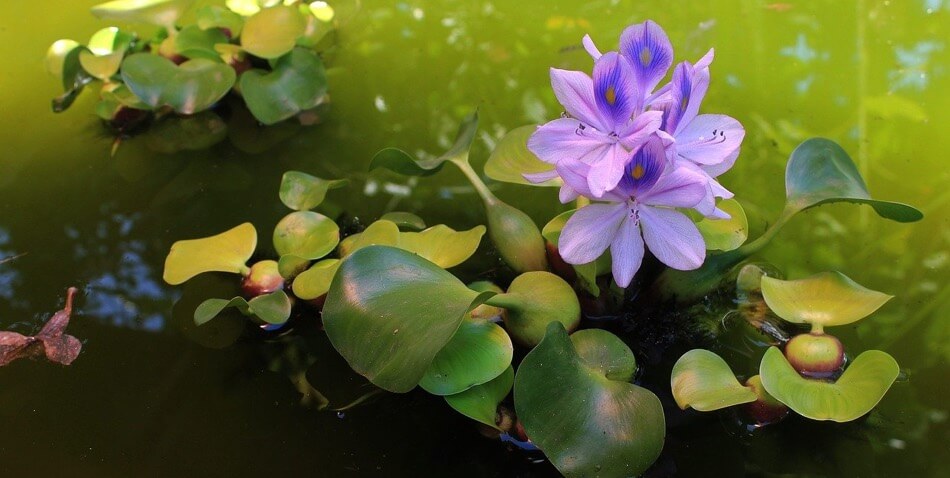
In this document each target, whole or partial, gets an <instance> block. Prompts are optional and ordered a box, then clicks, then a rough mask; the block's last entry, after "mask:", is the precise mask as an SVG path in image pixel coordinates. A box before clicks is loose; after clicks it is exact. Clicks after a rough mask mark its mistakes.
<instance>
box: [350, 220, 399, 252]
mask: <svg viewBox="0 0 950 478" xmlns="http://www.w3.org/2000/svg"><path fill="white" fill-rule="evenodd" d="M373 245H377V246H393V247H399V227H398V226H396V224H394V223H392V222H389V221H384V220H379V221H376V222H374V223H372V224H370V225H369V227H367V228H366V229H365V230H363V232H360V233H356V234H352V235H349V236H347V237H346V239H343V241H341V242H340V257H346V256H348V255H350V254H352V253H354V252H356V251H358V250H360V249H362V248H364V247H368V246H373Z"/></svg>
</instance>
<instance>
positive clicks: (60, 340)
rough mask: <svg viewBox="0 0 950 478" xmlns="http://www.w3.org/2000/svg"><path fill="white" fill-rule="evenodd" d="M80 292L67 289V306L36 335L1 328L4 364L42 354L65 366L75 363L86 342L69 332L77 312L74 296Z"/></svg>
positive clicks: (0, 363)
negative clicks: (74, 305)
mask: <svg viewBox="0 0 950 478" xmlns="http://www.w3.org/2000/svg"><path fill="white" fill-rule="evenodd" d="M76 292H77V290H76V288H75V287H70V288H69V289H68V290H67V291H66V305H65V306H64V307H63V309H62V310H60V311H58V312H56V313H55V314H53V316H52V317H51V318H50V319H49V320H48V321H47V322H46V325H44V326H43V328H42V330H40V332H39V333H38V334H36V336H34V337H27V336H24V335H21V334H18V333H16V332H3V331H0V367H2V366H4V365H7V364H9V363H10V362H13V361H14V360H16V359H19V358H26V357H32V356H34V355H38V354H40V353H45V354H46V358H47V359H49V361H50V362H55V363H58V364H61V365H69V364H71V363H73V361H74V360H76V357H78V356H79V351H80V350H81V349H82V342H80V341H79V339H77V338H76V337H73V336H72V335H67V334H66V327H67V326H68V325H69V318H70V315H71V314H72V312H73V297H74V296H75V295H76Z"/></svg>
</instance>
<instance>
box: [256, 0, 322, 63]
mask: <svg viewBox="0 0 950 478" xmlns="http://www.w3.org/2000/svg"><path fill="white" fill-rule="evenodd" d="M305 26H306V24H305V22H304V18H303V16H301V15H300V12H299V11H297V9H296V8H294V7H287V6H275V7H271V8H265V9H263V10H261V11H259V12H257V13H255V14H254V15H252V16H251V17H250V18H248V19H247V20H246V21H245V22H244V31H243V32H242V33H241V47H243V48H244V49H245V50H247V52H248V53H250V54H252V55H254V56H257V57H260V58H266V59H268V60H272V59H274V58H279V57H281V56H284V54H286V53H288V52H290V51H291V50H293V49H294V46H296V45H297V38H298V37H299V36H300V35H303V33H304V27H305Z"/></svg>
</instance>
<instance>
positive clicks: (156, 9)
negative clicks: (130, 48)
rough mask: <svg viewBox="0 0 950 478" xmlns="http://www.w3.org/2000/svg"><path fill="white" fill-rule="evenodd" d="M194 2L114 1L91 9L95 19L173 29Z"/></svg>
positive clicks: (181, 0)
mask: <svg viewBox="0 0 950 478" xmlns="http://www.w3.org/2000/svg"><path fill="white" fill-rule="evenodd" d="M192 3H194V0H114V1H111V2H106V3H101V4H99V5H96V6H94V7H92V14H93V15H95V16H96V18H101V19H105V20H118V21H120V22H130V23H150V24H153V25H158V26H161V27H169V26H171V27H173V26H174V25H175V20H177V19H178V17H180V16H181V14H182V12H184V11H185V10H187V9H188V7H190V6H191V4H192Z"/></svg>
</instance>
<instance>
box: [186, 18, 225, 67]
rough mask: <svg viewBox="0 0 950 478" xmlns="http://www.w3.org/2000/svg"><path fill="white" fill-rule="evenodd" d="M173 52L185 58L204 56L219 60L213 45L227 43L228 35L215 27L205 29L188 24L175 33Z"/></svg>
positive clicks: (218, 54)
mask: <svg viewBox="0 0 950 478" xmlns="http://www.w3.org/2000/svg"><path fill="white" fill-rule="evenodd" d="M174 42H175V52H176V53H178V54H179V55H181V56H184V57H185V58H205V59H208V60H214V61H221V54H220V53H219V52H218V50H216V49H215V45H219V44H223V43H228V37H227V35H225V34H224V32H223V31H221V30H220V29H217V28H212V29H208V30H205V29H203V28H201V27H199V26H198V25H188V26H186V27H184V28H182V29H181V31H179V32H178V34H177V35H175V40H174Z"/></svg>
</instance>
